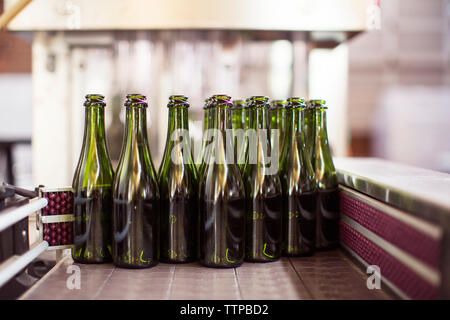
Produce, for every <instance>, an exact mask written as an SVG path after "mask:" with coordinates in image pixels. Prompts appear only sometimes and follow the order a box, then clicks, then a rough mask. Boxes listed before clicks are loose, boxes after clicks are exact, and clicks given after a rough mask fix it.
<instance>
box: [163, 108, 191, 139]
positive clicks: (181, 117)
mask: <svg viewBox="0 0 450 320" xmlns="http://www.w3.org/2000/svg"><path fill="white" fill-rule="evenodd" d="M176 129H185V130H189V121H188V110H187V108H179V107H170V108H169V126H168V128H167V133H168V134H169V133H172V132H173V131H175V130H176Z"/></svg>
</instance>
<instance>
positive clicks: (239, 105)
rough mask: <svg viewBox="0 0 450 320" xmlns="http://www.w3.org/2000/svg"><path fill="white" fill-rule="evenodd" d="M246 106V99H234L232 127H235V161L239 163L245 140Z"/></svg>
mask: <svg viewBox="0 0 450 320" xmlns="http://www.w3.org/2000/svg"><path fill="white" fill-rule="evenodd" d="M245 107H246V104H245V101H244V100H233V107H232V108H231V128H232V129H233V146H234V161H235V163H238V164H239V160H240V159H239V158H240V155H241V152H242V147H243V141H244V134H245V131H244V122H243V120H242V114H243V110H244V108H245Z"/></svg>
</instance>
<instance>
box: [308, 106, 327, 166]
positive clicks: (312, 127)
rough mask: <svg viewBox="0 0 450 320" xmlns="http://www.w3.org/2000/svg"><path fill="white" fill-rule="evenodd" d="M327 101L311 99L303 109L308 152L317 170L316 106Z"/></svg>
mask: <svg viewBox="0 0 450 320" xmlns="http://www.w3.org/2000/svg"><path fill="white" fill-rule="evenodd" d="M323 103H325V101H323V100H309V101H308V104H307V106H306V108H304V109H303V118H304V119H305V121H304V125H303V132H304V134H305V144H306V152H307V153H308V156H309V158H310V159H311V164H312V166H313V169H314V170H316V158H315V151H314V150H315V148H316V107H318V106H320V105H321V104H323Z"/></svg>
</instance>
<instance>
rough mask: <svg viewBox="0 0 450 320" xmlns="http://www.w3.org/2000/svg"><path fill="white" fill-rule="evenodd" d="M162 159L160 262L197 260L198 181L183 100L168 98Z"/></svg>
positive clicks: (160, 175) (185, 106)
mask: <svg viewBox="0 0 450 320" xmlns="http://www.w3.org/2000/svg"><path fill="white" fill-rule="evenodd" d="M167 107H168V108H169V125H168V128H167V140H166V147H165V151H164V158H163V159H162V162H161V166H160V168H159V173H158V182H159V190H160V193H161V261H163V262H171V263H181V262H189V261H193V260H196V259H197V234H198V210H197V201H198V179H197V170H196V169H195V165H194V161H193V159H192V154H191V146H190V138H189V124H188V108H189V104H188V102H187V97H186V96H180V95H175V96H170V98H169V103H168V105H167Z"/></svg>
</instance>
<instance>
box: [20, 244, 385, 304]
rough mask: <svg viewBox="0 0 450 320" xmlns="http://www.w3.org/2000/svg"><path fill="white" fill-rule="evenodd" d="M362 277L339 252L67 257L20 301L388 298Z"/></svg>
mask: <svg viewBox="0 0 450 320" xmlns="http://www.w3.org/2000/svg"><path fill="white" fill-rule="evenodd" d="M72 265H74V266H78V267H79V268H80V271H81V277H80V285H81V286H80V289H72V290H70V289H68V287H67V280H68V278H69V277H70V276H71V273H68V272H67V271H68V268H69V267H70V266H72ZM72 268H73V267H72ZM69 270H70V269H69ZM72 272H73V271H72ZM367 277H368V275H366V274H365V273H363V272H362V271H361V269H359V267H358V266H357V265H355V264H354V263H353V262H352V261H351V260H350V259H349V258H348V256H347V255H346V254H345V253H343V252H342V251H340V250H336V251H331V252H318V253H316V254H315V255H314V256H312V257H302V258H282V259H281V260H279V261H277V262H272V263H264V264H261V263H258V264H257V263H244V264H243V265H242V266H241V267H239V268H236V269H211V268H205V267H202V266H200V265H199V264H197V263H190V264H177V265H173V264H163V263H160V264H159V265H157V266H155V267H153V268H150V269H140V270H130V269H119V268H116V267H114V266H113V265H112V264H100V265H81V264H74V263H73V261H72V259H71V258H70V257H66V258H65V259H63V260H62V261H61V262H60V263H58V264H57V265H56V266H55V268H54V269H52V271H50V272H49V273H48V274H47V275H46V276H45V277H44V278H42V279H41V280H40V281H39V282H38V283H37V284H36V285H35V286H33V287H32V288H31V289H30V290H29V291H28V292H26V293H25V294H24V295H23V296H22V297H21V299H88V300H92V299H189V300H190V299H193V300H196V299H237V300H239V299H255V300H259V299H391V298H392V297H391V296H390V295H389V294H388V293H387V292H385V291H383V287H382V288H381V290H376V289H373V290H369V289H368V288H367V286H366V279H367ZM69 282H70V281H69Z"/></svg>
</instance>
